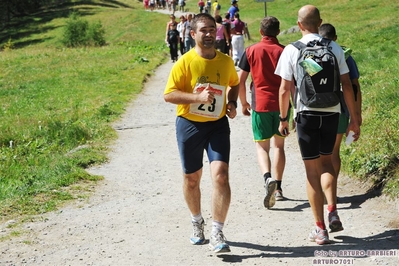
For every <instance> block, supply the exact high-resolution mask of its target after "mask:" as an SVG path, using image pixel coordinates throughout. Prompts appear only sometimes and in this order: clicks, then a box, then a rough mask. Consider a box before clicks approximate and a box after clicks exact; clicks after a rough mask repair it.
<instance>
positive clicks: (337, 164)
mask: <svg viewBox="0 0 399 266" xmlns="http://www.w3.org/2000/svg"><path fill="white" fill-rule="evenodd" d="M319 34H320V36H322V37H323V38H326V39H329V40H333V41H334V42H336V41H337V38H338V37H337V33H336V31H335V27H334V26H333V25H331V24H329V23H326V24H323V25H321V26H320V28H319ZM342 49H343V50H344V54H345V59H346V64H347V65H348V68H349V77H350V80H351V83H352V88H353V95H354V97H355V103H356V115H357V116H358V121H359V126H361V125H362V93H361V90H360V84H359V77H360V74H359V70H358V68H357V65H356V62H355V60H354V59H353V57H352V56H351V55H350V50H351V49H349V48H346V47H342ZM348 123H349V111H348V108H347V107H346V104H345V101H344V100H343V99H341V115H340V117H339V123H338V131H337V137H336V139H335V145H334V150H333V153H332V164H333V166H334V171H335V178H334V181H333V186H334V187H335V189H334V191H335V193H338V192H337V186H338V176H339V172H340V170H341V157H340V148H341V141H342V138H343V135H344V133H346V129H347V127H348ZM336 209H337V203H336V202H332V203H331V204H330V203H329V205H328V211H329V213H328V216H329V217H331V218H330V219H329V220H331V223H330V229H331V231H334V232H338V231H342V230H344V228H343V227H342V222H341V220H340V219H339V216H338V214H337V211H336Z"/></svg>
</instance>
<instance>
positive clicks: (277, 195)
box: [274, 190, 284, 201]
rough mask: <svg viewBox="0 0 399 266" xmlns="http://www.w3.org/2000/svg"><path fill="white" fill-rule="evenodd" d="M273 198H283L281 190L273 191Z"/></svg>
mask: <svg viewBox="0 0 399 266" xmlns="http://www.w3.org/2000/svg"><path fill="white" fill-rule="evenodd" d="M274 198H275V199H276V201H278V200H284V197H283V191H281V190H276V191H275V192H274Z"/></svg>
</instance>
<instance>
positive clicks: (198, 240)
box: [190, 221, 205, 245]
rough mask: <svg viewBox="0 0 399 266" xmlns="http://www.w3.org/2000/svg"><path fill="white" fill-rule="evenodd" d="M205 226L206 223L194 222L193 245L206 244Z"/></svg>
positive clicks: (191, 239)
mask: <svg viewBox="0 0 399 266" xmlns="http://www.w3.org/2000/svg"><path fill="white" fill-rule="evenodd" d="M204 225H205V222H204V221H202V223H195V222H193V234H192V235H191V237H190V242H191V244H193V245H202V244H204V243H205V237H204Z"/></svg>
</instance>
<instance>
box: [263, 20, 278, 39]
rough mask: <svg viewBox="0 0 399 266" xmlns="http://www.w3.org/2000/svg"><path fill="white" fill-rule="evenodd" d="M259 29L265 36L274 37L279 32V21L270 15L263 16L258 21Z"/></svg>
mask: <svg viewBox="0 0 399 266" xmlns="http://www.w3.org/2000/svg"><path fill="white" fill-rule="evenodd" d="M260 30H261V31H262V33H263V35H265V36H273V37H276V36H277V35H278V34H279V32H280V21H279V20H278V19H277V18H275V17H272V16H268V17H265V18H263V19H262V21H261V22H260Z"/></svg>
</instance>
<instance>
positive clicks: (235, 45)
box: [154, 0, 250, 66]
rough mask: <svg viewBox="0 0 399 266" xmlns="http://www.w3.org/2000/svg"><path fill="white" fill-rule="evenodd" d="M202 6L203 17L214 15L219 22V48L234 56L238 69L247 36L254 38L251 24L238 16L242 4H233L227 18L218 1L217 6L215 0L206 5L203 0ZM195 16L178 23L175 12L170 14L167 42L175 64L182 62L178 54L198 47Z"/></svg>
mask: <svg viewBox="0 0 399 266" xmlns="http://www.w3.org/2000/svg"><path fill="white" fill-rule="evenodd" d="M154 1H155V0H154ZM182 2H184V1H182ZM179 5H180V2H179ZM183 7H184V6H183ZM198 7H199V14H202V13H207V14H211V15H212V16H213V17H214V18H215V20H216V42H215V48H216V49H217V50H219V51H221V52H222V53H224V54H227V55H229V56H231V57H232V58H233V60H234V63H235V65H236V66H237V65H238V63H239V61H240V58H241V56H242V55H243V53H244V42H245V38H244V37H245V36H247V38H248V39H249V38H250V35H249V31H248V27H247V24H246V23H245V22H243V21H242V20H241V19H240V14H239V13H238V12H239V8H238V1H236V0H232V1H231V6H230V8H229V9H228V11H227V12H226V13H225V14H224V16H223V17H222V16H221V15H220V10H221V5H220V4H219V3H218V1H217V0H214V2H213V3H211V0H207V1H206V2H204V0H199V2H198ZM172 10H173V6H172ZM183 10H184V8H183ZM194 16H195V14H192V13H187V14H185V15H181V16H180V17H179V21H178V22H177V21H176V17H175V15H174V13H173V14H171V15H170V21H168V23H167V25H166V34H165V42H166V43H167V45H168V46H169V49H170V57H171V60H172V62H175V61H176V60H177V59H178V51H180V55H183V54H184V53H186V52H187V51H189V50H190V49H191V48H193V47H194V46H195V41H194V39H193V38H192V36H191V34H190V30H191V25H190V24H191V21H192V19H193V18H194Z"/></svg>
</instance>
